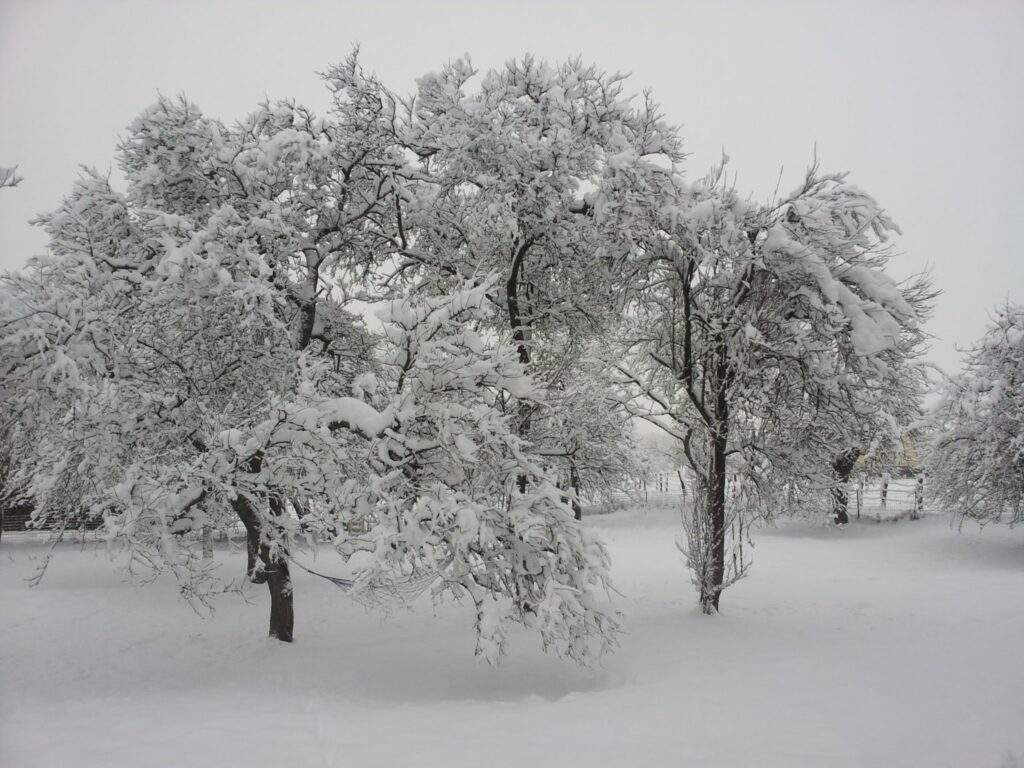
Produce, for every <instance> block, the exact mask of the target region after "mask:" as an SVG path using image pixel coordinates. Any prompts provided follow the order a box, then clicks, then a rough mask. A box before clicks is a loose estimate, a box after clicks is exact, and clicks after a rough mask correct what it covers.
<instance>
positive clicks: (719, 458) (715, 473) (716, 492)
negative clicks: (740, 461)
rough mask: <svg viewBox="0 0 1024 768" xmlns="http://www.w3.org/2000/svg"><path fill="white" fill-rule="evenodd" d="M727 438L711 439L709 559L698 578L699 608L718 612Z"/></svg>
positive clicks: (722, 568)
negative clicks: (699, 580)
mask: <svg viewBox="0 0 1024 768" xmlns="http://www.w3.org/2000/svg"><path fill="white" fill-rule="evenodd" d="M725 452H726V438H725V435H724V432H718V433H716V434H715V436H714V437H713V438H712V453H711V477H710V487H709V488H708V498H707V499H706V501H705V503H706V505H707V515H708V520H707V525H706V526H705V529H704V530H705V535H706V536H708V537H709V539H710V541H708V542H706V549H705V553H706V556H707V557H708V558H709V560H710V562H708V563H706V564H705V573H704V578H703V579H702V580H701V590H700V607H701V610H702V611H703V612H704V613H707V614H711V613H718V601H719V598H720V597H721V594H722V586H723V585H724V583H725V481H726V473H725V464H726V454H725Z"/></svg>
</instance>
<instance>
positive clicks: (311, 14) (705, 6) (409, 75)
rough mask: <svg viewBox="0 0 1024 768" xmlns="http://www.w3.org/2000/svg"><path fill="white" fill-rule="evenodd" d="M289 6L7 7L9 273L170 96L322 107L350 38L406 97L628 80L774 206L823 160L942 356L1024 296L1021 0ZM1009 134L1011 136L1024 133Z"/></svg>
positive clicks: (1, 143) (235, 110)
mask: <svg viewBox="0 0 1024 768" xmlns="http://www.w3.org/2000/svg"><path fill="white" fill-rule="evenodd" d="M550 6H555V7H549V4H548V3H540V2H533V1H532V0H516V1H515V2H487V1H486V0H477V2H472V3H471V2H427V1H425V0H424V1H422V2H414V1H412V0H410V2H373V1H372V0H364V2H348V0H331V1H330V2H301V1H299V0H293V1H292V2H280V3H269V2H259V1H258V0H237V1H231V0H219V1H218V0H208V1H207V2H188V1H186V0H179V1H178V2H162V1H159V2H158V1H157V0H134V1H129V0H125V1H123V2H119V1H117V0H88V1H86V0H70V1H65V2H59V1H57V0H0V116H2V118H0V165H13V164H18V166H19V173H20V174H21V175H22V176H24V178H25V181H24V182H23V183H22V184H21V185H20V186H19V187H17V188H15V189H5V190H0V268H3V269H16V268H19V267H21V266H22V265H23V264H24V262H25V260H26V259H27V258H28V257H29V256H30V255H32V254H33V253H37V252H40V251H41V250H42V249H43V248H44V246H45V240H44V238H43V237H42V235H41V232H40V231H38V230H37V229H36V228H33V227H29V226H28V225H27V220H28V219H29V218H30V217H31V216H32V215H34V214H35V213H38V212H40V211H44V210H48V209H50V208H53V207H55V206H56V205H57V203H58V202H59V200H60V198H61V196H62V195H64V194H65V193H66V192H67V191H69V190H70V187H71V183H72V181H73V180H74V177H75V175H76V173H77V168H78V166H79V165H80V164H86V165H93V166H96V167H98V168H101V169H110V168H113V153H114V147H115V144H116V142H117V139H118V136H119V135H120V134H121V132H122V130H123V128H124V126H125V125H127V123H128V122H129V121H130V120H131V119H132V118H133V117H134V116H135V115H136V114H137V113H138V112H140V111H141V110H142V108H144V107H145V106H146V105H148V104H150V103H151V102H153V101H154V100H155V98H156V95H157V92H158V91H159V92H162V93H165V94H169V95H174V94H178V93H185V94H186V95H187V96H188V97H189V98H190V99H191V100H193V101H194V102H196V103H197V104H198V105H199V106H200V107H201V108H202V109H203V110H204V111H205V112H206V113H207V114H209V115H212V116H217V117H220V118H222V119H224V120H227V121H229V122H230V121H232V120H234V119H237V118H239V117H241V116H242V115H244V114H245V113H246V112H247V111H249V110H250V109H251V108H252V107H253V106H254V105H255V104H256V103H257V102H258V101H260V100H261V99H262V98H263V97H264V95H266V96H269V97H271V98H277V97H286V96H287V97H294V98H297V99H298V100H299V101H300V102H303V103H305V104H307V105H309V106H311V107H313V108H320V109H321V110H322V108H323V107H324V105H325V104H326V102H327V99H326V91H325V89H323V87H322V86H321V84H320V81H319V79H318V78H317V77H316V75H315V72H317V71H320V70H323V69H324V68H325V67H326V66H327V65H328V64H329V63H331V62H334V61H338V60H340V59H342V58H343V57H344V56H345V55H346V54H347V52H348V51H349V49H350V46H351V45H352V43H354V42H359V43H360V44H361V46H362V60H363V63H364V65H365V66H366V67H367V68H368V69H371V70H375V71H376V72H377V73H378V74H379V75H380V76H381V77H382V78H383V79H384V81H385V82H386V83H387V84H388V85H390V86H391V87H392V88H395V89H397V90H399V91H403V92H406V91H409V90H411V89H412V88H413V81H414V79H415V78H416V77H418V76H420V75H422V74H424V73H426V72H428V71H431V70H436V69H438V68H439V66H440V65H441V64H442V63H444V62H445V61H447V60H449V59H452V58H455V57H458V56H460V55H462V54H463V53H464V52H468V53H470V54H471V56H472V57H473V61H474V63H475V64H476V65H477V66H478V67H479V68H481V69H487V68H490V67H493V66H496V65H499V64H501V62H503V61H504V60H506V59H508V58H513V57H516V56H520V55H522V54H523V53H526V52H530V53H534V54H536V55H538V56H541V57H544V58H547V59H549V60H560V59H564V58H567V57H569V56H573V55H577V54H578V55H582V56H583V58H584V60H586V61H588V62H593V63H596V64H598V65H600V66H602V67H604V68H606V69H608V70H616V69H618V70H622V71H627V72H632V73H633V77H632V80H631V81H632V85H633V87H634V88H635V89H636V90H637V91H639V90H642V89H644V88H651V89H653V92H654V95H655V98H656V99H657V100H658V101H659V102H660V103H661V104H662V105H663V107H664V110H665V112H666V114H667V117H668V118H669V120H671V121H672V122H675V123H680V124H682V125H683V136H684V138H685V140H686V144H687V149H688V151H689V152H690V153H691V158H690V162H689V166H688V175H689V176H690V177H691V178H692V177H696V176H698V175H701V174H702V173H703V172H704V171H705V170H706V168H707V167H708V166H709V165H710V164H711V163H712V162H713V161H714V160H716V159H717V157H718V156H719V153H720V152H721V150H722V148H723V147H724V148H725V150H726V151H727V152H728V154H729V155H730V157H731V158H732V164H731V165H732V169H733V171H735V172H738V173H739V186H740V188H741V189H747V190H749V191H750V192H751V193H753V194H755V195H756V196H757V197H758V198H763V197H764V196H766V195H767V194H768V193H770V192H771V190H772V189H773V188H774V187H775V183H776V180H777V177H778V174H779V170H780V168H784V175H783V182H782V191H783V192H785V191H788V190H789V189H791V188H792V187H794V186H795V185H796V183H797V181H798V180H799V178H800V175H801V174H802V172H803V169H804V168H805V166H806V165H807V163H808V162H809V161H810V160H811V157H812V154H813V151H814V146H815V144H817V147H818V155H819V157H820V159H821V161H822V167H823V169H824V170H850V171H851V172H852V175H851V178H852V180H853V181H854V182H855V183H857V184H858V185H859V186H861V187H862V188H864V189H865V190H867V191H868V192H870V193H871V194H873V195H874V196H875V197H877V198H878V199H879V201H880V202H881V203H882V204H883V205H884V206H886V207H887V208H888V210H889V212H890V213H891V214H892V215H893V217H894V218H895V219H896V221H897V222H899V223H900V225H901V227H902V228H903V231H904V236H903V237H902V238H901V239H900V240H899V242H898V247H899V249H900V250H901V251H902V254H901V256H900V257H899V258H898V260H897V261H896V263H895V264H894V267H893V273H894V274H895V276H896V277H903V276H906V275H908V274H910V273H912V272H915V271H918V270H921V269H924V268H927V267H930V268H931V269H932V270H933V276H934V279H935V282H936V284H937V286H938V287H939V288H941V289H942V290H943V291H944V294H943V296H941V297H940V299H939V302H938V305H937V307H936V312H935V318H934V320H933V321H932V322H931V323H930V325H929V326H928V327H929V330H930V331H931V332H932V333H933V334H934V335H935V336H937V337H938V338H937V340H936V341H935V343H934V347H933V355H932V357H933V359H934V360H935V361H936V362H938V363H939V364H941V365H943V366H944V367H955V366H956V365H957V360H958V356H957V354H956V353H955V351H954V345H958V346H966V345H968V344H969V343H970V342H972V341H973V340H974V339H975V338H977V337H978V336H980V335H981V333H982V331H983V328H984V325H985V323H986V321H987V318H988V316H989V314H990V311H991V308H992V306H993V305H995V304H997V303H1001V302H1003V301H1005V300H1006V299H1007V298H1010V299H1013V300H1015V301H1024V249H1022V247H1021V246H1020V245H1019V242H1020V241H1019V238H1011V235H1012V234H1016V233H1015V232H1011V226H1013V225H1014V224H1015V225H1016V227H1015V228H1016V230H1018V232H1019V231H1020V230H1021V229H1022V227H1024V193H1022V192H1021V187H1020V186H1019V185H1020V184H1021V183H1024V147H1022V141H1021V125H1022V116H1024V114H1022V113H1024V109H1022V99H1024V54H1022V51H1021V40H1022V39H1024V2H990V1H988V0H973V1H970V2H969V1H968V0H963V1H962V2H959V3H941V2H881V3H875V2H864V1H863V0H861V1H858V2H853V1H852V0H850V2H844V3H840V2H826V1H825V0H821V1H820V2H725V1H723V2H680V1H673V0H664V1H663V2H614V3H613V2H600V1H599V0H585V1H584V2H558V3H550ZM1011 132H1012V133H1011Z"/></svg>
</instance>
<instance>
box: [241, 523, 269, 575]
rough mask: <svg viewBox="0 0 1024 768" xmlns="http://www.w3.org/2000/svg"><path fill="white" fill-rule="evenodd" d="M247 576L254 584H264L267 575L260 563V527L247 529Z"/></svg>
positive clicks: (247, 527)
mask: <svg viewBox="0 0 1024 768" xmlns="http://www.w3.org/2000/svg"><path fill="white" fill-rule="evenodd" d="M245 554H246V563H245V575H246V578H248V579H249V581H251V582H252V583H253V584H263V583H264V582H265V581H266V580H267V575H266V574H265V573H264V572H263V563H262V562H260V530H259V528H258V527H252V528H250V527H249V526H246V527H245Z"/></svg>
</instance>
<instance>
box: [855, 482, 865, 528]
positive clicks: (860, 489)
mask: <svg viewBox="0 0 1024 768" xmlns="http://www.w3.org/2000/svg"><path fill="white" fill-rule="evenodd" d="M863 495H864V478H863V477H860V478H858V479H857V519H858V520H860V508H861V497H862V496H863Z"/></svg>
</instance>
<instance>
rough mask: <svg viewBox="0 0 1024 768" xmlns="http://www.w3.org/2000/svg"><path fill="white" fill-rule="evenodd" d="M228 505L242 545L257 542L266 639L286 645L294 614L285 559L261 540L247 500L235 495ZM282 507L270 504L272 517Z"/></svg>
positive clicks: (277, 501) (275, 501) (292, 626)
mask: <svg viewBox="0 0 1024 768" xmlns="http://www.w3.org/2000/svg"><path fill="white" fill-rule="evenodd" d="M231 506H232V507H233V508H234V510H235V514H237V515H238V519H239V520H241V521H242V525H244V526H245V531H246V542H247V543H250V544H251V542H253V541H255V542H257V555H258V557H259V560H258V563H259V565H260V566H261V572H262V580H263V581H266V583H267V589H268V590H269V591H270V636H271V637H273V638H276V639H278V640H281V641H283V642H286V643H290V642H291V641H292V638H293V636H294V629H295V611H294V607H293V605H292V580H291V574H290V573H289V570H288V560H287V557H286V556H285V555H284V554H283V553H281V552H280V551H276V552H275V551H272V550H271V548H270V545H269V544H267V543H266V542H263V541H261V537H260V522H259V515H258V514H257V512H256V510H255V509H253V507H252V503H251V502H250V501H249V499H247V498H245V497H244V496H236V497H235V499H234V500H233V501H232V502H231ZM283 506H284V505H283V503H282V502H281V501H280V500H278V499H271V501H270V507H271V511H272V512H273V513H274V514H275V515H279V514H281V513H282V511H283Z"/></svg>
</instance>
